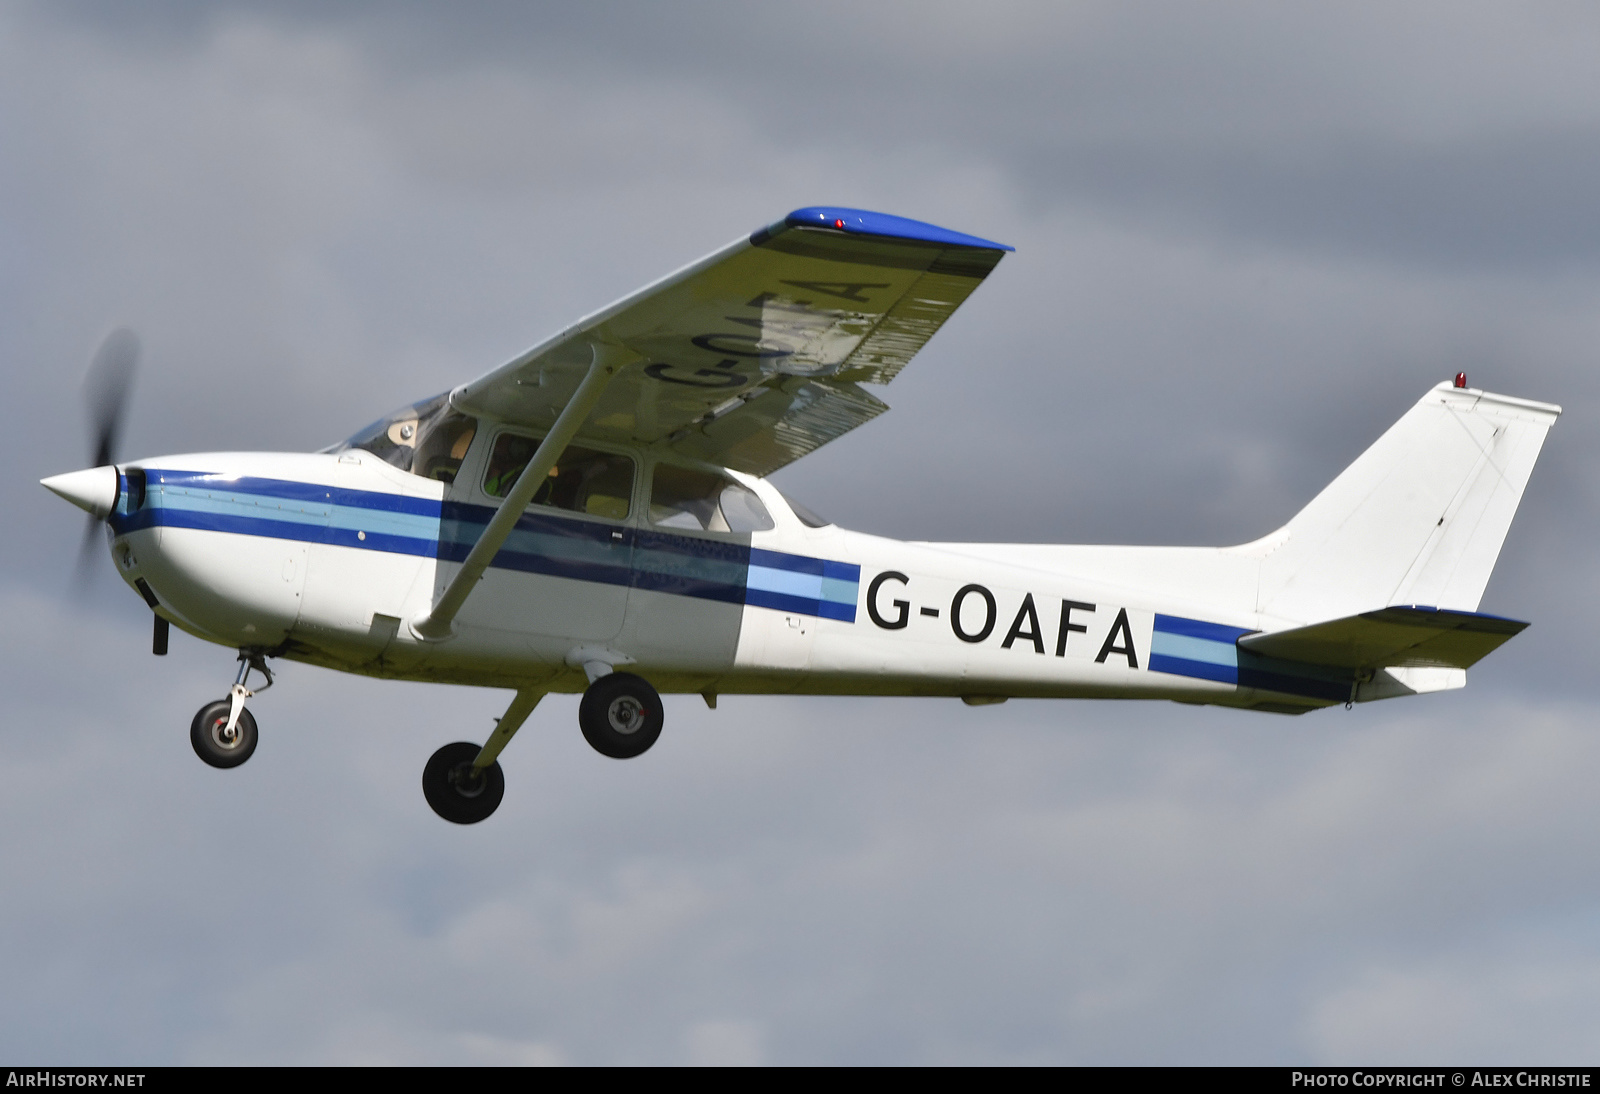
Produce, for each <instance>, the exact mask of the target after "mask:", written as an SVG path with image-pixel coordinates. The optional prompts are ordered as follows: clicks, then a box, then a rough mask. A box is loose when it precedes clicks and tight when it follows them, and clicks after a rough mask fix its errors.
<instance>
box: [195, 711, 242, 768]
mask: <svg viewBox="0 0 1600 1094" xmlns="http://www.w3.org/2000/svg"><path fill="white" fill-rule="evenodd" d="M232 709H233V708H232V706H231V705H230V704H229V702H228V700H226V699H218V700H217V701H216V702H215V703H207V704H206V705H205V706H203V707H201V708H200V712H199V713H198V714H196V715H195V716H194V721H193V722H191V723H190V724H189V743H190V744H191V745H193V746H194V754H195V755H196V756H199V757H200V758H201V759H202V760H204V761H205V762H206V763H208V764H210V765H211V766H212V767H238V766H239V765H240V764H242V763H244V762H245V761H246V760H248V759H249V758H250V756H251V754H252V753H254V752H255V750H256V720H255V718H254V717H252V716H251V714H250V710H249V708H248V707H247V708H246V709H244V710H241V711H240V712H239V722H238V724H237V725H235V726H234V727H233V729H234V732H233V740H231V741H230V740H228V739H227V738H225V737H224V736H223V730H225V729H226V728H227V727H228V712H229V711H230V710H232Z"/></svg>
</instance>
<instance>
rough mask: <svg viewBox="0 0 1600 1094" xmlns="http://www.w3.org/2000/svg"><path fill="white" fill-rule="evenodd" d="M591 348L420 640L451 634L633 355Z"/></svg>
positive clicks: (427, 616)
mask: <svg viewBox="0 0 1600 1094" xmlns="http://www.w3.org/2000/svg"><path fill="white" fill-rule="evenodd" d="M590 351H591V353H592V354H593V358H592V360H591V361H590V362H589V371H588V372H587V373H585V374H584V377H583V382H582V383H580V384H579V385H578V390H577V391H574V392H573V393H572V398H571V399H568V400H567V405H566V407H565V408H564V409H563V410H562V411H561V416H560V417H559V418H557V419H556V424H555V425H553V426H551V427H550V432H549V433H548V434H546V435H545V438H544V440H542V441H540V442H539V449H538V451H536V452H535V453H534V454H533V459H531V460H529V461H528V466H527V467H525V468H523V470H522V475H521V476H520V477H519V478H518V479H517V484H516V485H515V486H513V487H512V488H511V493H509V494H507V495H506V499H505V501H503V502H501V503H500V508H499V509H497V510H495V514H494V516H493V517H491V518H490V520H489V524H488V526H487V527H486V528H484V530H483V535H481V536H479V537H478V542H477V543H475V544H473V546H472V550H471V551H470V552H468V554H467V557H466V561H464V562H462V564H461V569H460V571H459V572H457V574H456V576H455V577H454V578H453V579H452V580H451V582H450V584H449V585H448V586H447V587H446V588H445V590H444V592H443V594H441V595H440V597H439V601H438V603H436V604H435V605H434V606H433V608H432V609H431V610H429V611H427V612H425V613H423V614H422V615H420V616H418V617H417V618H415V619H413V620H412V621H411V632H412V633H413V634H415V635H416V636H417V637H418V638H421V639H422V640H424V641H429V642H437V641H439V640H441V639H444V638H448V637H450V635H451V633H452V632H453V629H454V628H453V625H454V622H455V618H456V613H457V612H459V611H460V610H461V605H463V604H465V603H466V602H467V596H468V594H470V593H471V592H472V590H473V587H474V586H476V585H477V584H478V579H479V578H481V577H482V576H483V573H484V571H485V570H487V569H488V568H489V563H491V562H493V561H494V556H495V555H497V554H499V553H500V548H501V546H502V545H504V543H505V541H506V537H507V536H509V535H510V534H511V529H513V528H515V527H516V524H517V518H518V517H520V516H522V511H523V510H524V509H526V508H527V507H528V503H529V502H531V501H532V500H533V495H534V493H535V492H536V491H537V490H538V489H539V487H540V485H541V484H542V483H543V482H544V480H545V478H546V477H548V476H549V474H550V469H551V468H552V467H554V466H555V463H556V460H557V459H559V458H560V456H561V453H563V452H565V451H566V448H567V443H568V442H569V441H571V440H572V438H573V436H574V435H575V434H576V433H577V432H578V429H579V428H580V427H581V426H582V425H583V422H584V419H586V418H587V417H588V416H589V411H590V410H592V409H593V408H594V404H595V403H596V402H598V401H599V399H600V396H601V394H603V393H604V392H605V389H606V385H607V384H608V383H610V382H611V378H612V377H614V376H615V375H616V374H617V372H618V371H619V370H620V369H621V368H622V366H623V365H625V364H627V363H628V362H629V361H631V360H633V359H634V358H635V357H636V356H637V355H636V354H633V353H631V352H629V351H628V350H624V349H621V348H620V347H617V346H609V345H602V344H599V343H596V344H594V345H592V346H591V347H590Z"/></svg>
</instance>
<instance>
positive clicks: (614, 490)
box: [483, 433, 633, 520]
mask: <svg viewBox="0 0 1600 1094" xmlns="http://www.w3.org/2000/svg"><path fill="white" fill-rule="evenodd" d="M538 447H539V441H538V438H535V437H519V436H517V435H516V434H514V433H502V434H501V435H500V436H499V437H496V438H495V442H494V449H493V450H492V451H491V452H490V453H489V466H488V470H487V471H485V473H484V476H483V491H484V493H486V494H488V495H489V496H490V497H491V498H503V497H505V496H506V495H507V494H509V493H511V488H512V487H513V486H515V485H516V482H517V478H518V477H519V476H520V475H521V474H522V469H523V468H524V467H527V466H528V461H529V460H531V459H533V454H534V452H535V451H536V450H537V449H538ZM632 497H633V461H632V460H630V459H629V458H628V457H626V456H618V455H615V454H613V453H611V452H596V451H595V450H594V449H592V448H582V447H580V446H578V445H575V444H573V445H568V446H567V450H566V451H565V452H563V453H561V458H560V459H559V460H557V461H556V465H555V466H554V467H552V468H551V469H550V474H549V475H548V476H547V477H546V479H545V481H544V483H543V484H542V485H541V486H540V487H539V489H538V490H537V491H536V492H535V493H534V495H533V501H532V502H531V503H530V504H532V505H544V506H548V507H550V508H552V509H565V510H567V511H568V512H571V513H584V514H587V515H588V516H591V517H605V518H606V519H607V520H627V519H628V510H629V508H630V502H629V499H631V498H632Z"/></svg>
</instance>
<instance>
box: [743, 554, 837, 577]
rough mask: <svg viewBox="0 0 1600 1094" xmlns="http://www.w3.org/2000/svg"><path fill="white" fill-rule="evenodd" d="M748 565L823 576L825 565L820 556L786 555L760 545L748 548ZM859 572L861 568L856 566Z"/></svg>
mask: <svg viewBox="0 0 1600 1094" xmlns="http://www.w3.org/2000/svg"><path fill="white" fill-rule="evenodd" d="M750 565H752V566H763V567H765V568H766V569H768V570H788V571H790V572H791V573H796V574H816V575H817V576H818V577H821V576H823V568H824V567H825V566H826V565H827V564H826V563H825V562H824V561H823V560H822V559H820V558H807V557H806V556H804V555H786V554H781V553H779V552H777V551H764V550H762V549H761V548H760V547H752V548H750ZM856 572H857V573H860V572H861V568H860V567H859V566H858V567H856Z"/></svg>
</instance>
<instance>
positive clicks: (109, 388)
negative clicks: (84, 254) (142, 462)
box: [77, 327, 139, 589]
mask: <svg viewBox="0 0 1600 1094" xmlns="http://www.w3.org/2000/svg"><path fill="white" fill-rule="evenodd" d="M138 367H139V338H138V336H137V335H135V334H134V333H133V332H132V331H131V330H128V329H127V328H126V327H118V328H117V329H116V330H114V331H112V332H111V333H110V334H108V335H106V340H105V341H104V342H101V343H100V348H99V349H98V350H96V351H95V355H94V360H92V361H91V362H89V374H88V375H87V376H85V377H84V381H83V402H84V407H85V409H86V410H88V412H89V442H90V447H89V466H90V467H105V466H106V465H107V464H112V463H115V462H116V461H117V441H118V440H119V438H120V436H121V434H122V421H123V418H124V417H125V416H126V413H127V409H128V395H129V393H130V392H131V391H132V390H133V374H134V372H135V371H136V370H137V369H138ZM100 525H101V521H100V519H99V518H97V517H95V516H93V515H91V516H90V517H89V523H88V524H87V525H85V527H84V529H83V545H82V546H81V547H79V548H78V572H77V585H78V587H79V588H80V589H87V588H88V586H89V583H90V582H91V581H92V580H93V579H94V555H95V537H96V535H97V534H98V532H99V528H100Z"/></svg>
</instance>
